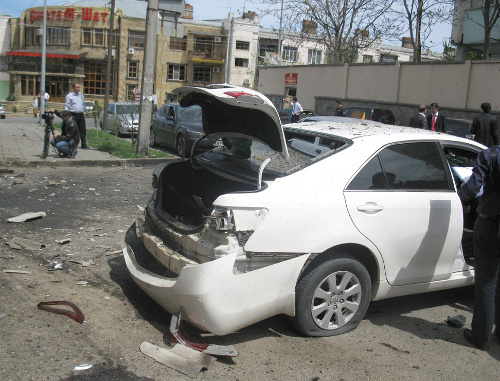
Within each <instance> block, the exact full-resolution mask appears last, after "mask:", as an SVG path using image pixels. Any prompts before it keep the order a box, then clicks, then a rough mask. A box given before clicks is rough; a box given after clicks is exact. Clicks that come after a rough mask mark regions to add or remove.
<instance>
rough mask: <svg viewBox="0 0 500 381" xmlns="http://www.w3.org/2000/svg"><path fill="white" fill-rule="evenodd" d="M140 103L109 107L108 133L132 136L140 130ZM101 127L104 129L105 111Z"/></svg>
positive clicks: (120, 103) (126, 103)
mask: <svg viewBox="0 0 500 381" xmlns="http://www.w3.org/2000/svg"><path fill="white" fill-rule="evenodd" d="M139 111H140V105H139V103H131V102H115V103H110V104H109V105H108V125H107V129H106V130H107V131H110V132H112V133H113V134H117V135H118V136H120V135H132V134H137V132H138V130H139ZM99 119H100V122H99V126H100V127H101V129H104V126H103V119H104V111H101V115H100V118H99Z"/></svg>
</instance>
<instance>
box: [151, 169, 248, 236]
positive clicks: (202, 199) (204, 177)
mask: <svg viewBox="0 0 500 381" xmlns="http://www.w3.org/2000/svg"><path fill="white" fill-rule="evenodd" d="M255 190H256V184H255V183H253V184H251V183H246V182H241V181H237V180H235V179H229V178H225V177H222V176H220V175H218V174H216V173H214V172H211V171H209V170H207V169H205V168H197V169H194V168H193V167H192V165H191V163H190V161H183V162H177V163H172V164H170V165H168V166H166V167H165V168H164V169H163V171H162V172H161V174H160V177H159V179H158V189H157V194H156V200H155V202H154V209H155V214H156V215H157V216H158V218H160V219H161V220H163V221H166V222H168V223H170V224H171V225H173V226H174V227H175V228H176V229H177V230H179V231H181V232H184V233H194V232H197V231H199V230H201V229H202V228H203V225H204V222H205V219H204V216H209V215H210V213H211V211H212V204H213V202H214V200H215V199H216V198H217V197H219V196H220V195H222V194H226V193H232V192H241V191H255Z"/></svg>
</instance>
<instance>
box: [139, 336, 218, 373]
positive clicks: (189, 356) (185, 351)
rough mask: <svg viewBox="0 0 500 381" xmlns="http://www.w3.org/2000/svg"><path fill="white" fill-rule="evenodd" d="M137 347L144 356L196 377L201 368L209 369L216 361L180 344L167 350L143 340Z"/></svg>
mask: <svg viewBox="0 0 500 381" xmlns="http://www.w3.org/2000/svg"><path fill="white" fill-rule="evenodd" d="M139 348H140V350H141V352H142V353H144V354H145V355H146V356H149V357H151V358H152V359H154V360H156V361H158V362H159V363H160V364H163V365H165V366H168V367H169V368H172V369H175V370H176V371H178V372H180V373H182V374H185V375H186V376H189V377H191V378H196V377H197V376H198V374H199V373H200V371H201V370H202V369H209V368H210V366H211V365H212V364H213V363H214V362H215V361H216V358H215V357H213V356H209V355H207V354H205V353H201V352H198V351H195V350H194V349H190V348H188V347H185V346H183V345H180V344H176V345H175V346H174V347H173V348H172V349H170V350H169V349H165V348H160V347H157V346H156V345H153V344H151V343H148V342H147V341H145V342H143V343H142V344H141V346H140V347H139Z"/></svg>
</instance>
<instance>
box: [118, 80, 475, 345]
mask: <svg viewBox="0 0 500 381" xmlns="http://www.w3.org/2000/svg"><path fill="white" fill-rule="evenodd" d="M176 93H177V94H178V95H180V96H182V97H183V98H182V100H181V105H182V106H184V107H186V106H191V105H194V104H198V105H200V106H201V107H202V110H203V129H204V132H205V134H206V136H208V137H209V138H210V139H212V140H217V139H221V138H222V141H223V143H224V145H223V146H222V147H217V148H215V149H213V150H211V151H208V152H204V153H201V154H199V155H195V156H193V157H192V158H190V159H189V160H183V161H182V160H175V161H170V162H168V163H165V164H162V165H161V166H158V167H156V168H155V171H154V175H153V186H154V188H155V189H154V193H153V197H152V199H151V200H150V202H149V203H148V205H147V208H146V213H145V219H144V220H138V221H136V223H134V224H133V225H132V227H131V228H130V229H129V231H128V232H127V234H126V236H125V239H124V245H123V252H124V256H125V262H126V265H127V267H128V269H129V271H130V273H131V275H132V277H133V279H134V281H135V282H136V283H137V284H138V285H139V286H140V287H141V288H142V289H143V290H144V291H145V292H146V293H147V294H148V295H149V296H150V297H151V298H153V299H154V300H155V301H156V302H157V303H159V304H160V305H161V306H162V307H163V308H165V309H166V310H167V311H168V312H170V313H172V314H177V313H182V318H183V319H184V320H186V321H188V322H189V323H191V324H192V325H194V326H196V327H198V328H200V329H202V330H206V331H210V332H212V333H214V334H217V335H224V334H228V333H230V332H234V331H235V330H238V329H241V328H243V327H246V326H248V325H251V324H253V323H255V322H258V321H261V320H264V319H266V318H268V317H271V316H273V315H277V314H286V315H288V316H289V317H290V321H291V322H292V325H293V326H294V327H295V329H297V330H298V331H299V332H301V333H302V334H304V335H309V336H330V335H338V334H342V333H345V332H348V331H350V330H352V329H354V328H355V327H356V326H357V325H358V324H359V323H360V321H361V320H362V319H363V316H364V315H365V313H366V310H367V308H368V305H369V303H370V301H371V300H379V299H384V298H389V297H395V296H401V295H409V294H415V293H422V292H427V291H434V290H442V289H447V288H453V287H461V286H467V285H471V284H473V275H474V271H473V253H472V246H471V242H472V225H473V220H474V210H472V213H471V214H470V215H466V216H465V217H464V215H463V212H462V205H461V202H460V199H459V197H458V195H457V188H458V187H459V186H460V184H461V182H462V181H464V179H465V178H466V176H467V173H470V171H471V167H472V166H473V165H474V162H475V159H476V156H477V154H478V153H479V152H480V151H481V150H482V149H484V147H483V146H481V145H480V144H478V143H475V142H473V141H470V140H465V139H462V138H458V137H454V136H451V135H448V134H441V133H435V132H430V131H423V130H418V129H411V128H407V127H397V126H389V125H382V124H380V125H371V124H370V125H368V124H366V123H364V124H363V123H362V121H360V122H359V123H357V122H355V123H337V122H318V123H307V122H306V123H300V124H295V125H288V126H286V127H285V128H283V127H282V126H281V123H280V119H279V116H278V113H277V112H276V110H275V108H274V107H273V105H272V104H271V102H270V101H269V100H268V99H267V98H266V97H265V96H264V95H262V94H260V93H258V92H255V91H252V90H249V89H246V88H235V87H232V86H226V85H214V86H211V87H206V88H201V87H182V88H179V89H177V90H176ZM472 209H474V205H473V207H472Z"/></svg>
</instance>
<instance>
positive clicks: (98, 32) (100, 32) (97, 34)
mask: <svg viewBox="0 0 500 381" xmlns="http://www.w3.org/2000/svg"><path fill="white" fill-rule="evenodd" d="M94 45H96V46H104V29H95V30H94Z"/></svg>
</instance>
